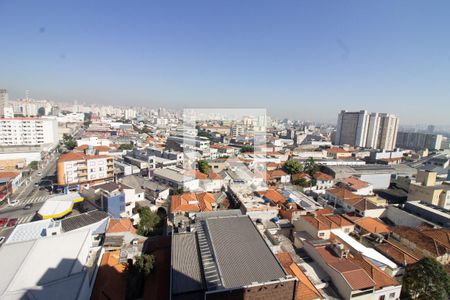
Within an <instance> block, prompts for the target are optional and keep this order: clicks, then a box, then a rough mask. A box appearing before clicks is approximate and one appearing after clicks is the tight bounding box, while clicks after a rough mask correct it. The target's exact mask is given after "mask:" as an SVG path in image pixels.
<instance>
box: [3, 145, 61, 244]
mask: <svg viewBox="0 0 450 300" xmlns="http://www.w3.org/2000/svg"><path fill="white" fill-rule="evenodd" d="M58 157H59V153H55V154H54V155H53V156H52V157H51V158H50V159H49V160H48V162H47V164H46V165H45V166H44V167H43V168H42V169H38V170H36V171H34V172H33V173H32V174H31V176H30V177H29V178H27V179H26V180H25V182H24V183H23V184H22V186H21V187H20V188H19V189H18V190H17V191H16V193H15V194H14V195H13V196H12V197H11V200H12V201H17V203H16V204H15V205H14V206H10V205H5V206H4V207H2V208H0V218H8V219H14V218H17V219H18V220H17V224H23V223H28V222H31V221H34V220H35V219H36V212H37V211H38V210H39V209H40V208H41V206H42V205H43V203H44V202H45V200H47V199H48V198H49V197H51V196H52V195H51V194H50V193H49V192H48V191H47V190H45V189H44V190H39V187H37V186H35V184H37V183H39V181H40V180H41V179H43V178H45V177H47V176H55V174H56V162H57V159H58ZM39 171H40V172H41V173H42V175H41V176H39V175H38V174H37V173H38V172H39ZM27 204H31V205H32V207H31V208H30V209H24V206H25V205H27ZM10 232H11V228H7V227H6V226H5V227H3V228H2V229H0V236H7V235H9V233H10Z"/></svg>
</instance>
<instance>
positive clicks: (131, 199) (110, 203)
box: [95, 182, 145, 218]
mask: <svg viewBox="0 0 450 300" xmlns="http://www.w3.org/2000/svg"><path fill="white" fill-rule="evenodd" d="M95 191H96V192H97V193H99V194H100V203H101V206H102V208H103V210H104V211H106V212H108V213H109V214H110V215H111V216H112V217H113V218H127V217H128V218H130V217H132V216H133V209H134V208H135V207H136V202H137V201H143V200H144V199H145V198H144V190H143V189H141V188H138V189H137V190H136V189H134V188H132V187H129V186H127V185H125V184H123V183H120V184H119V183H115V182H109V183H104V184H100V185H96V186H95Z"/></svg>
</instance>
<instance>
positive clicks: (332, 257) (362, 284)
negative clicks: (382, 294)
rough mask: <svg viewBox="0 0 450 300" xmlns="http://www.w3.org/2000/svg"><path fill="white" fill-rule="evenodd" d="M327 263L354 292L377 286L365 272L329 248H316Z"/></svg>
mask: <svg viewBox="0 0 450 300" xmlns="http://www.w3.org/2000/svg"><path fill="white" fill-rule="evenodd" d="M315 249H316V251H317V252H318V254H319V255H320V256H321V257H322V259H323V260H324V262H325V263H327V264H328V265H329V266H330V267H331V268H333V269H335V270H336V271H337V272H339V273H340V274H341V275H342V277H344V278H345V280H346V281H347V283H348V284H349V286H350V287H351V288H352V289H353V290H361V289H365V288H370V287H374V286H375V282H374V281H373V280H372V279H371V278H370V276H369V275H368V274H367V273H366V271H364V269H363V268H361V267H360V266H358V265H356V264H355V263H353V262H351V261H350V260H348V259H346V258H340V257H338V256H336V254H335V253H334V252H333V250H331V249H330V248H329V247H328V246H318V247H315Z"/></svg>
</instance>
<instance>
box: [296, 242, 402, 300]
mask: <svg viewBox="0 0 450 300" xmlns="http://www.w3.org/2000/svg"><path fill="white" fill-rule="evenodd" d="M304 249H305V250H306V252H307V253H308V255H309V256H310V257H311V258H312V259H314V261H315V262H317V264H318V265H319V266H320V267H321V268H322V269H323V270H324V271H325V272H326V274H327V277H328V278H322V279H323V280H327V279H328V280H331V281H332V282H333V284H334V286H335V287H336V289H337V290H338V292H339V295H340V297H341V298H342V299H374V298H372V295H373V293H374V291H375V285H376V283H375V281H374V280H373V279H372V278H371V277H370V276H369V274H367V272H366V271H365V270H364V269H363V268H362V267H360V266H359V265H357V264H355V263H354V262H352V261H351V260H350V259H349V258H348V257H349V251H348V249H345V248H344V245H342V244H333V243H331V242H329V241H322V240H321V241H313V240H311V241H306V242H305V244H304ZM393 299H396V298H393Z"/></svg>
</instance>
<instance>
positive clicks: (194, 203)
mask: <svg viewBox="0 0 450 300" xmlns="http://www.w3.org/2000/svg"><path fill="white" fill-rule="evenodd" d="M215 201H216V199H215V198H214V195H213V194H211V193H198V194H196V193H184V194H182V195H174V196H172V199H171V202H170V209H171V210H170V211H171V212H200V211H212V210H213V207H212V204H213V203H215Z"/></svg>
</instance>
